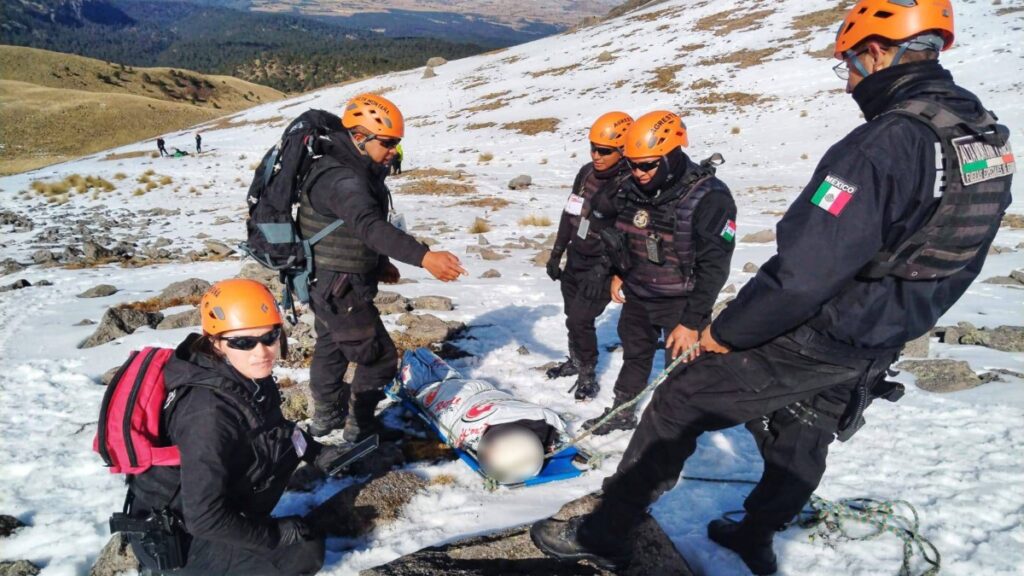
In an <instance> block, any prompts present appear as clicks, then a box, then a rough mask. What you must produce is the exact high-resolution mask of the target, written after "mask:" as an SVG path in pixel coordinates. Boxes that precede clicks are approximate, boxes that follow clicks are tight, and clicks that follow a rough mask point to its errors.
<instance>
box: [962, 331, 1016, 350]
mask: <svg viewBox="0 0 1024 576" xmlns="http://www.w3.org/2000/svg"><path fill="white" fill-rule="evenodd" d="M960 343H961V344H968V345H970V344H973V345H975V346H984V347H986V348H992V349H993V350H999V351H1001V352H1024V327H1021V326H998V327H996V328H992V329H989V328H982V329H981V330H974V331H971V332H968V333H966V334H962V335H961V336H960Z"/></svg>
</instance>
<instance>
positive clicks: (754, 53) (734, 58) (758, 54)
mask: <svg viewBox="0 0 1024 576" xmlns="http://www.w3.org/2000/svg"><path fill="white" fill-rule="evenodd" d="M778 51H779V48H778V47H776V48H762V49H760V50H747V49H743V50H737V51H736V52H733V53H731V54H725V55H723V56H714V57H712V58H707V59H705V60H702V61H701V62H700V63H699V64H698V66H711V65H713V64H735V65H736V66H737V67H738V68H749V67H751V66H757V65H759V64H761V63H763V62H764V61H765V60H767V59H768V57H769V56H772V55H773V54H775V53H776V52H778Z"/></svg>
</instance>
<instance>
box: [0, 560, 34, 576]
mask: <svg viewBox="0 0 1024 576" xmlns="http://www.w3.org/2000/svg"><path fill="white" fill-rule="evenodd" d="M36 574H39V567H38V566H36V565H35V564H33V563H31V562H29V561H28V560H15V561H11V560H5V561H3V562H0V576H36Z"/></svg>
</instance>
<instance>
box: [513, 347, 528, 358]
mask: <svg viewBox="0 0 1024 576" xmlns="http://www.w3.org/2000/svg"><path fill="white" fill-rule="evenodd" d="M516 353H517V354H519V355H520V356H529V355H530V349H529V348H527V347H526V346H520V347H519V348H516Z"/></svg>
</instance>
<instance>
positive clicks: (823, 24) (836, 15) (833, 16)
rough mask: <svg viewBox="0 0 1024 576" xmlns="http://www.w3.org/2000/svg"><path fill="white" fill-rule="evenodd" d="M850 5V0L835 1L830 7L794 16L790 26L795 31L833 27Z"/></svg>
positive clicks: (837, 23) (851, 4) (851, 2)
mask: <svg viewBox="0 0 1024 576" xmlns="http://www.w3.org/2000/svg"><path fill="white" fill-rule="evenodd" d="M852 6H853V1H852V0H842V1H841V2H836V5H835V6H833V7H832V8H826V9H824V10H818V11H816V12H808V13H807V14H801V15H799V16H794V17H793V24H792V25H791V26H790V27H791V28H792V29H793V30H796V31H797V32H805V31H806V32H809V31H811V30H815V29H818V28H829V29H835V28H836V27H837V26H838V25H839V23H840V22H842V21H843V18H844V17H845V16H846V13H847V12H848V11H849V10H850V8H851V7H852Z"/></svg>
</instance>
